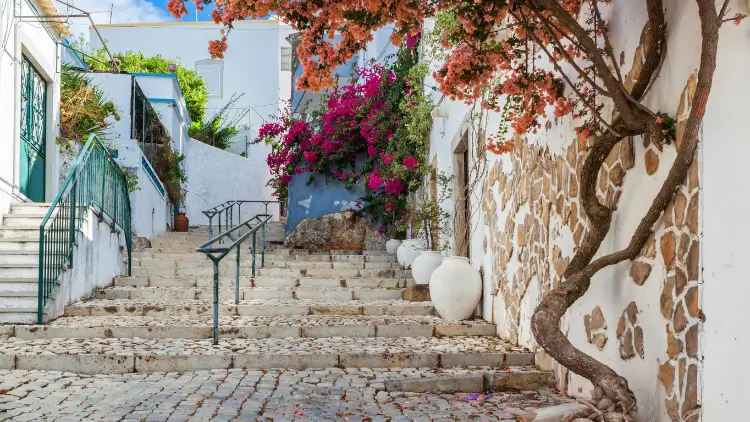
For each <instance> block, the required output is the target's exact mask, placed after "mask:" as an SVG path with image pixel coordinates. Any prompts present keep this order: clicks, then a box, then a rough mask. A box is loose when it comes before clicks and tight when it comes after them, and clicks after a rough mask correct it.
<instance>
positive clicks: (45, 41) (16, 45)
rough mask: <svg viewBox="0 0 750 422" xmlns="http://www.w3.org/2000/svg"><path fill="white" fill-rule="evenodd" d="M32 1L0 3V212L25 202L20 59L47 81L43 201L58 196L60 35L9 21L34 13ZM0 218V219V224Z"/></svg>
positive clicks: (4, 0)
mask: <svg viewBox="0 0 750 422" xmlns="http://www.w3.org/2000/svg"><path fill="white" fill-rule="evenodd" d="M32 5H33V6H34V7H36V8H37V9H38V6H37V5H36V3H35V2H33V1H27V0H22V1H13V0H0V35H1V37H0V43H2V49H1V50H2V51H0V214H2V213H6V212H7V211H8V209H9V204H10V203H11V202H18V201H23V200H26V199H25V198H23V196H22V195H21V194H20V192H19V168H20V167H19V160H20V133H19V128H20V98H21V97H20V89H19V87H20V86H21V72H20V69H21V60H22V57H23V56H26V57H27V58H28V59H29V60H30V61H31V62H32V63H33V64H34V67H35V68H36V70H37V71H38V72H40V73H41V75H42V77H43V78H44V79H46V81H47V127H46V130H47V133H46V141H47V142H46V144H47V145H46V160H47V162H46V190H45V196H46V200H47V201H51V199H52V198H53V197H54V196H55V194H57V190H58V189H59V181H58V180H57V174H58V173H59V165H60V163H59V158H58V147H57V144H56V142H55V139H56V138H57V135H58V133H59V132H58V121H59V118H60V107H59V103H60V73H59V68H60V60H59V53H60V49H59V47H58V46H57V44H56V39H57V38H58V37H59V34H58V33H56V32H55V31H54V30H49V32H48V31H47V30H46V29H45V26H43V25H41V24H39V23H38V22H33V21H30V20H26V21H24V22H20V21H19V19H15V20H14V19H13V15H14V10H15V14H16V15H19V16H21V15H24V16H31V15H34V13H35V12H34V9H33V8H32ZM1 218H2V217H0V222H2V220H1Z"/></svg>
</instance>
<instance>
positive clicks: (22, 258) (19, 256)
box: [0, 248, 39, 265]
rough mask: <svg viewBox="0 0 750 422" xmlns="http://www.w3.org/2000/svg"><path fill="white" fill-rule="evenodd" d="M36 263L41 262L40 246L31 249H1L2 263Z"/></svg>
mask: <svg viewBox="0 0 750 422" xmlns="http://www.w3.org/2000/svg"><path fill="white" fill-rule="evenodd" d="M34 263H37V264H38V263H39V248H36V249H35V250H31V251H28V250H27V251H0V265H2V264H34Z"/></svg>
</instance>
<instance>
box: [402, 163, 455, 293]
mask: <svg viewBox="0 0 750 422" xmlns="http://www.w3.org/2000/svg"><path fill="white" fill-rule="evenodd" d="M450 180H451V178H450V177H448V176H445V175H444V174H441V175H440V176H439V184H440V191H439V194H438V195H437V197H435V198H429V197H428V196H427V194H424V195H423V197H422V200H421V201H420V202H419V203H417V204H415V205H410V206H409V207H408V209H407V218H406V222H407V223H408V224H409V225H410V226H411V228H412V233H413V234H415V235H416V237H419V238H421V239H424V246H425V248H424V249H425V250H421V251H419V252H418V253H416V256H415V258H414V260H413V261H412V263H411V269H412V277H414V281H416V282H417V284H428V283H429V282H430V277H431V276H432V273H433V271H435V269H436V268H437V267H439V266H440V264H441V263H442V261H443V251H444V250H446V249H448V247H449V246H450V244H449V242H448V240H447V239H448V237H449V236H450V226H449V224H448V218H449V217H450V215H449V214H448V213H447V212H445V211H444V210H443V209H442V207H441V206H440V204H441V203H443V201H446V200H447V199H448V198H450V195H451V189H450Z"/></svg>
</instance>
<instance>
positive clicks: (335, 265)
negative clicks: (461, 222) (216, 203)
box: [133, 255, 401, 270]
mask: <svg viewBox="0 0 750 422" xmlns="http://www.w3.org/2000/svg"><path fill="white" fill-rule="evenodd" d="M255 263H256V266H257V267H258V268H260V263H261V257H260V256H256V257H255ZM264 264H265V267H266V268H269V269H271V268H280V269H284V268H286V269H296V270H300V269H311V268H314V269H400V268H401V267H400V266H399V264H398V263H396V262H339V261H334V262H331V261H284V260H276V261H271V260H268V259H266V260H265V262H264ZM236 265H237V261H236V259H235V258H234V256H228V257H226V258H224V259H223V260H221V261H220V262H219V267H220V268H222V269H227V268H230V269H233V268H235V266H236ZM133 267H144V268H145V267H162V268H185V269H193V268H212V267H213V262H211V260H209V259H208V258H195V259H174V258H172V259H160V258H156V257H154V258H134V259H133ZM240 267H241V268H251V267H252V256H251V255H245V256H242V257H241V258H240Z"/></svg>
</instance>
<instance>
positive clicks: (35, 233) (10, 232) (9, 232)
mask: <svg viewBox="0 0 750 422" xmlns="http://www.w3.org/2000/svg"><path fill="white" fill-rule="evenodd" d="M2 237H16V238H28V239H39V226H0V238H2Z"/></svg>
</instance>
